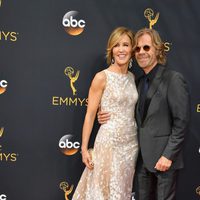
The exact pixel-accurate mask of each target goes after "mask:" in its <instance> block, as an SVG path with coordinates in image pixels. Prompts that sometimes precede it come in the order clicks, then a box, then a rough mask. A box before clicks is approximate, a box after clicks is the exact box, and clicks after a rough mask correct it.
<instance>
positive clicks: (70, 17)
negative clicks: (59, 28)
mask: <svg viewBox="0 0 200 200" xmlns="http://www.w3.org/2000/svg"><path fill="white" fill-rule="evenodd" d="M77 15H78V12H77V11H70V12H68V13H66V14H65V15H64V17H63V21H62V24H63V26H64V29H65V31H66V32H67V33H68V34H70V35H79V34H81V33H82V32H83V31H84V27H85V21H84V20H83V19H78V18H77Z"/></svg>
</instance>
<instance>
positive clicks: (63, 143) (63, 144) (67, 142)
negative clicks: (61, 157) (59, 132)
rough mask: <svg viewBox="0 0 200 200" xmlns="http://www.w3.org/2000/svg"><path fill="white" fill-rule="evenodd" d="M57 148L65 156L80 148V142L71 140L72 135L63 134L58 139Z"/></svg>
mask: <svg viewBox="0 0 200 200" xmlns="http://www.w3.org/2000/svg"><path fill="white" fill-rule="evenodd" d="M59 148H60V149H61V152H62V153H63V154H65V155H66V156H71V155H74V154H75V153H77V152H78V149H79V148H80V143H79V142H77V141H74V140H73V136H72V135H64V136H63V137H62V138H61V139H60V141H59Z"/></svg>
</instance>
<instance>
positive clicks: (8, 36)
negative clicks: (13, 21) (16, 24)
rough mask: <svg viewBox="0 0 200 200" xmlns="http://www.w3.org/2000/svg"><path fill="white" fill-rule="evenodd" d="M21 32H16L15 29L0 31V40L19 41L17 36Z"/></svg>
mask: <svg viewBox="0 0 200 200" xmlns="http://www.w3.org/2000/svg"><path fill="white" fill-rule="evenodd" d="M18 35H19V33H17V32H14V31H11V32H10V31H8V32H6V31H0V41H3V40H4V41H11V42H16V41H17V36H18Z"/></svg>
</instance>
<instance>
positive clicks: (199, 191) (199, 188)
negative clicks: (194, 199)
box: [196, 186, 200, 196]
mask: <svg viewBox="0 0 200 200" xmlns="http://www.w3.org/2000/svg"><path fill="white" fill-rule="evenodd" d="M196 193H197V194H198V195H199V196H200V186H199V187H197V189H196Z"/></svg>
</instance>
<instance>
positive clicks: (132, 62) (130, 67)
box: [128, 58, 133, 69]
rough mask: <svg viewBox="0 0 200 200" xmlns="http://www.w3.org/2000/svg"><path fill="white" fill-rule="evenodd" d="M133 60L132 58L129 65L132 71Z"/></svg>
mask: <svg viewBox="0 0 200 200" xmlns="http://www.w3.org/2000/svg"><path fill="white" fill-rule="evenodd" d="M132 63H133V59H132V58H131V59H130V61H129V64H128V68H129V69H130V68H131V67H132Z"/></svg>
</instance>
